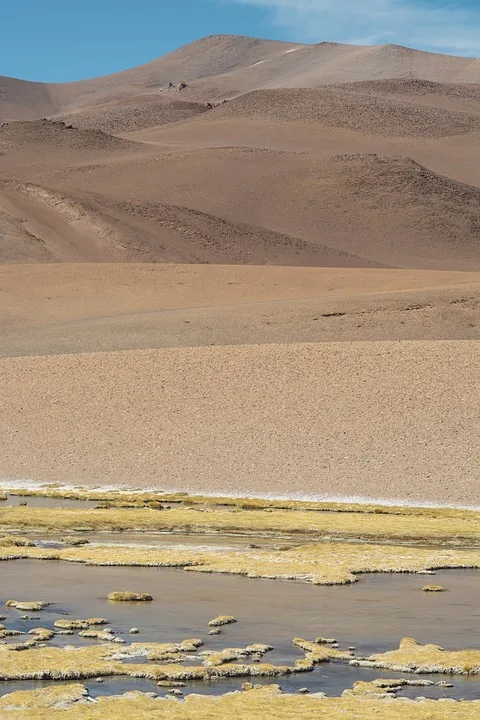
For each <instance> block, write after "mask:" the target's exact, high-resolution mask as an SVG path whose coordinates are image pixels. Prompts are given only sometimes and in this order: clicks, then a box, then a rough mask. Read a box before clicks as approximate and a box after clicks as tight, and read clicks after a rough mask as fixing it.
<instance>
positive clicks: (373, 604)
mask: <svg viewBox="0 0 480 720" xmlns="http://www.w3.org/2000/svg"><path fill="white" fill-rule="evenodd" d="M204 540H205V539H204ZM197 542H198V538H197ZM1 571H2V583H1V589H0V593H1V595H0V603H1V605H2V606H3V604H4V603H5V601H6V600H7V599H10V598H14V599H19V600H30V599H32V600H45V601H51V602H52V603H53V605H52V606H50V607H48V608H47V609H45V610H44V611H42V612H40V613H30V614H31V615H34V616H35V617H36V618H37V619H34V620H21V619H20V617H21V616H22V615H24V614H25V613H23V612H19V611H16V610H13V609H10V608H2V609H1V614H2V615H5V616H6V618H7V619H6V620H5V624H6V625H7V626H8V627H9V628H16V629H20V630H24V631H28V630H30V629H31V628H34V627H39V626H41V627H53V623H54V621H55V620H56V619H58V618H59V617H62V616H64V615H63V613H68V617H71V618H72V619H73V618H85V617H96V616H98V617H105V618H108V620H109V621H110V624H111V626H112V628H113V629H114V630H115V632H116V633H117V634H122V633H125V634H124V635H123V637H124V638H125V640H126V642H127V643H129V642H132V641H135V642H141V641H145V642H169V641H175V642H179V641H181V640H183V639H185V638H189V637H198V638H201V639H202V640H203V641H204V643H205V645H204V648H202V649H222V648H224V647H244V646H246V645H248V644H250V643H254V642H261V643H269V644H271V645H273V646H274V648H275V649H274V651H273V652H270V653H268V654H267V656H265V661H266V662H272V663H275V664H291V663H292V662H293V661H294V660H296V659H297V658H299V657H303V653H302V652H301V651H300V650H299V649H297V648H294V647H293V645H292V639H293V638H294V637H304V638H307V639H313V638H314V637H316V636H318V635H323V636H328V637H335V638H336V639H337V640H338V642H339V644H340V648H341V649H346V648H347V647H348V646H351V645H352V646H355V647H356V648H357V651H356V654H358V655H361V656H366V655H370V654H372V653H375V652H383V651H385V650H389V649H393V648H396V647H398V644H399V642H400V640H401V638H402V637H405V636H410V637H414V638H415V639H416V640H418V641H419V642H421V643H428V642H433V643H437V644H439V645H442V646H443V647H445V648H451V649H458V648H467V647H480V637H479V636H478V634H477V633H476V628H478V625H479V619H480V607H479V605H478V596H479V591H480V571H475V570H444V571H437V573H436V576H435V583H436V584H440V585H444V586H445V587H446V588H447V592H445V593H440V594H427V593H422V591H421V588H422V587H423V585H424V584H426V582H430V578H428V577H427V576H423V575H417V574H401V575H397V574H366V575H362V576H361V577H360V582H358V583H356V584H354V585H348V586H331V587H328V586H320V587H319V586H312V585H309V584H306V583H301V582H287V581H278V580H265V579H259V580H253V579H248V578H243V577H235V576H229V575H207V574H200V573H198V574H197V573H192V572H186V571H184V570H178V569H165V568H142V567H96V566H86V565H82V564H77V563H67V562H58V561H36V560H16V561H8V562H3V563H2V565H1ZM127 589H128V590H134V591H136V592H150V593H151V594H152V595H153V596H154V602H152V603H136V604H133V605H132V604H130V603H110V602H108V601H107V600H106V599H105V598H106V596H107V594H108V593H109V592H111V591H112V590H127ZM5 593H7V594H8V597H7V595H6V594H5ZM223 613H227V614H233V615H235V617H236V618H237V619H238V622H237V623H236V624H234V625H230V626H228V627H226V628H224V630H223V632H222V634H221V635H217V636H209V635H208V627H207V623H208V621H209V620H210V619H211V618H213V617H215V616H216V615H218V614H223ZM133 626H135V627H138V628H139V629H140V634H139V635H135V636H132V635H129V633H128V631H129V629H130V628H131V627H133ZM22 639H27V638H26V636H20V637H19V638H12V642H15V641H16V642H18V641H19V640H20V641H21V640H22ZM92 643H93V644H96V643H97V641H96V640H88V639H85V638H81V637H79V636H78V633H76V634H75V635H73V636H56V637H55V638H54V640H52V641H51V642H50V643H49V644H50V645H67V644H68V645H71V644H74V645H80V644H81V645H86V644H92ZM27 652H29V651H27ZM189 664H199V663H195V662H192V663H189ZM379 677H389V678H392V677H402V675H400V674H398V673H392V672H389V671H386V672H382V671H379V670H369V669H365V668H354V667H349V666H348V665H341V664H337V663H329V664H322V665H319V666H317V667H316V669H315V670H314V672H312V673H305V674H303V673H302V674H300V675H297V676H288V677H285V678H279V679H278V680H275V681H274V682H279V684H280V685H281V687H282V689H284V690H285V691H286V692H295V691H297V690H298V689H299V688H302V687H307V688H309V689H310V690H311V691H312V692H315V691H322V692H326V693H327V694H328V695H338V694H340V693H341V692H342V691H343V690H344V689H345V688H347V687H350V686H351V685H352V684H353V682H355V680H359V679H362V680H373V679H375V678H379ZM403 677H406V678H407V679H411V678H412V677H417V676H412V675H404V676H403ZM420 677H421V678H425V679H431V680H433V681H434V682H437V681H439V680H442V679H446V677H447V676H444V675H433V676H428V675H421V676H420ZM255 682H256V680H255ZM262 682H263V683H265V684H268V683H271V682H272V679H271V678H265V679H264V680H263V681H262ZM452 682H453V684H454V687H453V688H448V689H440V688H436V687H434V688H429V687H411V688H407V689H406V690H405V691H402V693H401V695H404V696H405V695H408V696H410V697H417V696H425V697H456V698H468V699H475V698H478V697H480V677H479V678H478V679H477V678H475V677H473V678H468V677H462V676H460V677H458V676H456V677H455V678H453V680H452ZM241 683H242V680H240V679H239V680H232V679H225V680H215V681H213V682H212V681H210V682H190V683H188V686H187V688H185V692H202V693H209V694H221V693H224V692H228V691H229V690H232V689H239V688H240V686H241ZM49 684H52V681H47V682H42V683H39V682H32V681H23V682H6V683H0V693H1V694H3V693H6V692H11V691H12V690H14V689H19V688H23V689H28V688H33V687H43V686H45V685H49ZM86 684H87V685H88V687H89V689H90V691H91V694H92V695H93V696H95V695H96V694H107V693H108V694H117V693H119V692H124V691H126V690H130V689H139V690H143V691H152V690H154V691H156V692H159V693H163V692H164V691H163V690H160V689H158V688H156V686H155V684H154V683H152V682H150V681H148V680H140V679H133V678H123V677H121V678H118V677H117V678H111V679H105V680H104V682H103V683H102V684H96V683H95V682H94V681H91V680H90V681H87V682H86Z"/></svg>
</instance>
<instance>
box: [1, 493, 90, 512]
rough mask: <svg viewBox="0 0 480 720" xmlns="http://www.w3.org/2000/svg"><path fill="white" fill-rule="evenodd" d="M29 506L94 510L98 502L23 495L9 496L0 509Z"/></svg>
mask: <svg viewBox="0 0 480 720" xmlns="http://www.w3.org/2000/svg"><path fill="white" fill-rule="evenodd" d="M25 504H26V505H27V507H33V508H57V507H63V508H83V509H88V508H93V507H95V505H98V501H97V500H68V499H67V498H51V497H33V496H32V497H26V496H23V495H10V494H8V495H7V499H6V500H3V501H2V503H1V505H0V508H4V507H8V506H9V505H10V506H13V507H18V506H19V505H25Z"/></svg>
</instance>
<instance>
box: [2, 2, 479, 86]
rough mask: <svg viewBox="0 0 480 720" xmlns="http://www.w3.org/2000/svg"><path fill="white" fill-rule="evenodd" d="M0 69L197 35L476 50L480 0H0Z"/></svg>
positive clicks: (111, 65) (40, 68) (53, 63)
mask: <svg viewBox="0 0 480 720" xmlns="http://www.w3.org/2000/svg"><path fill="white" fill-rule="evenodd" d="M0 31H1V42H0V75H10V76H14V77H21V78H25V79H28V80H43V81H50V82H62V81H66V80H78V79H82V78H86V77H92V76H95V75H102V74H107V73H110V72H115V71H118V70H122V69H125V68H128V67H133V66H134V65H139V64H141V63H144V62H148V61H149V60H153V59H154V58H156V57H159V56H160V55H163V54H165V53H167V52H170V51H171V50H174V49H175V48H177V47H179V46H180V45H184V44H186V43H188V42H191V41H193V40H196V39H198V38H200V37H202V36H203V35H211V34H216V33H230V34H239V35H253V36H256V37H268V38H275V39H281V40H293V41H295V42H321V41H322V40H334V41H337V42H352V43H359V44H374V43H385V42H390V43H398V44H403V45H409V46H411V47H418V48H421V49H424V50H431V51H434V52H447V53H450V54H453V55H468V56H475V57H479V56H480V0H448V1H444V0H76V1H73V2H72V1H71V0H43V1H42V0H0Z"/></svg>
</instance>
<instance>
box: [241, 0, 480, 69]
mask: <svg viewBox="0 0 480 720" xmlns="http://www.w3.org/2000/svg"><path fill="white" fill-rule="evenodd" d="M227 1H228V2H234V3H237V4H243V5H254V6H257V7H261V8H265V9H266V10H269V11H271V13H272V21H273V22H274V23H275V24H278V25H281V26H283V27H285V28H288V30H289V35H290V38H291V39H295V40H298V41H299V42H301V41H305V42H319V41H321V40H332V41H337V42H351V43H358V44H361V45H368V44H376V43H398V44H402V45H409V46H411V47H416V48H420V49H424V50H432V51H437V52H447V53H452V54H455V55H473V56H478V55H480V0H474V2H472V0H463V1H457V2H455V1H454V0H452V1H451V2H444V0H363V1H362V0H227Z"/></svg>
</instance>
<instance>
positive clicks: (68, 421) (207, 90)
mask: <svg viewBox="0 0 480 720" xmlns="http://www.w3.org/2000/svg"><path fill="white" fill-rule="evenodd" d="M181 82H182V83H185V84H186V87H184V88H183V89H178V86H179V84H180V83H181ZM170 83H171V86H170ZM0 119H1V120H2V121H3V122H2V123H0V125H1V127H0V262H1V263H2V264H1V266H0V383H1V385H0V388H1V403H0V477H1V478H2V481H3V480H4V481H7V480H8V481H13V480H15V481H21V480H24V481H26V482H36V483H40V482H58V483H69V484H81V485H85V486H88V485H92V484H94V485H102V484H104V485H118V486H130V487H142V486H143V487H149V488H154V487H158V488H161V489H164V490H186V491H190V492H192V491H193V492H197V493H208V492H212V493H217V494H218V493H234V494H236V495H243V496H246V495H262V496H266V495H267V496H292V497H304V496H308V497H315V498H323V497H356V498H358V497H361V498H377V499H388V500H395V501H400V502H401V501H404V502H406V503H408V504H418V503H425V502H429V503H439V504H449V505H472V506H478V505H479V501H478V497H479V477H480V472H479V471H480V466H479V461H478V438H479V430H480V423H479V412H478V408H479V389H480V388H479V377H480V373H479V369H480V368H479V360H478V357H479V352H478V351H479V343H478V340H479V337H480V336H479V298H480V60H478V59H477V60H474V59H469V58H460V57H448V56H443V55H434V54H430V53H424V52H419V51H415V50H410V49H408V48H401V47H398V46H373V47H368V48H367V47H355V46H344V45H337V44H335V43H321V44H320V45H312V46H309V45H296V44H291V43H279V42H270V41H259V40H253V39H250V38H243V37H230V36H215V37H210V38H205V39H203V40H201V41H199V42H197V43H194V44H193V45H191V46H188V47H187V48H181V49H180V50H178V51H176V52H175V53H172V54H171V55H168V56H166V57H164V58H160V59H159V60H156V61H154V62H153V63H149V64H148V65H145V66H142V67H139V68H134V69H133V70H129V71H127V72H124V73H119V74H117V75H112V76H108V77H104V78H97V79H94V80H89V81H82V82H77V83H67V84H62V85H51V84H50V85H48V84H41V83H28V82H25V81H21V80H15V79H12V78H0Z"/></svg>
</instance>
